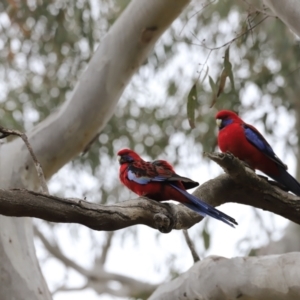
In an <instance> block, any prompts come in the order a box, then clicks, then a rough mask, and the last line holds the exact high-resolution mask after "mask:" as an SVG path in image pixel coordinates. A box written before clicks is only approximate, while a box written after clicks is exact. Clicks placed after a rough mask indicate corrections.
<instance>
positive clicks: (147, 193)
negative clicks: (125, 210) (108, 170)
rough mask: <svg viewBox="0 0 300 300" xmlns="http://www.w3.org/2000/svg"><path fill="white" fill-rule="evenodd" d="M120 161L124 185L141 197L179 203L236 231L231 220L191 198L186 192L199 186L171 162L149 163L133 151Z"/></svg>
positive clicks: (121, 155) (125, 152) (121, 153)
mask: <svg viewBox="0 0 300 300" xmlns="http://www.w3.org/2000/svg"><path fill="white" fill-rule="evenodd" d="M118 158H119V162H120V173H119V177H120V180H121V182H122V183H123V184H124V185H125V186H126V187H128V188H129V189H130V190H131V191H133V192H135V193H136V194H138V195H139V196H142V197H148V198H150V199H153V200H156V201H164V200H175V201H178V202H181V203H182V204H184V205H185V206H187V207H188V208H190V209H192V210H194V211H196V212H197V213H199V214H200V215H201V216H203V217H205V216H206V215H208V216H210V217H213V218H215V219H217V220H220V221H223V222H224V223H226V224H228V225H230V226H232V227H234V226H233V224H236V225H237V222H236V221H235V220H234V219H233V218H231V217H230V216H227V215H226V214H224V213H222V212H221V211H219V210H217V209H215V208H214V207H213V206H211V205H209V204H207V203H205V202H203V201H202V200H200V199H198V198H197V197H195V196H193V195H191V194H189V193H188V192H187V191H186V189H190V188H193V187H196V186H197V185H199V184H198V182H195V181H193V180H191V179H189V178H186V177H182V176H180V175H178V174H176V173H175V171H174V169H173V167H172V166H171V165H170V164H169V163H168V162H167V161H164V160H155V161H153V162H146V161H144V160H143V159H142V158H141V157H140V156H139V155H138V154H137V153H135V152H134V151H132V150H130V149H123V150H120V151H119V152H118Z"/></svg>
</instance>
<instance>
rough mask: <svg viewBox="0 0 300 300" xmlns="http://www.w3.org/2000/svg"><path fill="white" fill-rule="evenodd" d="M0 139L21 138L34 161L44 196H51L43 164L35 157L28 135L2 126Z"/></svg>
mask: <svg viewBox="0 0 300 300" xmlns="http://www.w3.org/2000/svg"><path fill="white" fill-rule="evenodd" d="M0 133H1V134H0V139H3V138H5V137H7V136H9V135H16V136H19V137H20V138H21V139H22V140H23V142H24V143H25V145H26V147H27V149H28V151H29V153H30V155H31V157H32V159H33V161H34V165H35V169H36V171H37V175H38V177H39V180H40V184H41V188H42V191H43V193H44V194H47V195H49V191H48V186H47V183H46V179H45V176H44V172H43V169H42V166H41V164H40V163H39V161H38V159H37V157H36V156H35V154H34V152H33V150H32V147H31V145H30V143H29V141H28V138H27V135H26V134H25V133H23V132H20V131H18V130H12V129H6V128H4V127H2V126H0Z"/></svg>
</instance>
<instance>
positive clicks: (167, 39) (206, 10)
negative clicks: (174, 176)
mask: <svg viewBox="0 0 300 300" xmlns="http://www.w3.org/2000/svg"><path fill="white" fill-rule="evenodd" d="M128 3H129V1H128V0H126V1H124V0H116V1H110V0H105V1H104V0H98V1H96V0H94V1H93V0H78V1H75V0H60V1H56V0H54V1H51V2H48V1H39V0H37V1H35V0H31V1H26V2H25V1H17V0H10V1H8V2H7V3H3V2H1V3H0V79H1V83H0V119H1V125H2V126H5V127H9V128H14V129H20V130H29V129H30V128H32V127H33V126H34V125H35V124H37V123H38V122H40V121H41V120H43V119H44V118H45V117H46V116H48V115H49V114H50V113H51V112H54V111H55V110H56V109H57V107H58V106H59V105H60V104H61V103H62V102H63V101H64V100H65V99H67V98H69V97H70V94H71V92H72V90H73V88H74V86H75V84H76V82H77V81H78V79H79V78H80V75H81V73H82V71H83V70H84V69H85V68H86V65H87V62H88V61H89V59H90V57H91V55H92V54H93V51H94V50H95V48H96V47H97V45H98V44H99V43H101V40H102V39H103V37H104V35H105V33H106V32H107V31H108V30H109V28H110V26H111V25H112V24H113V23H114V21H115V20H116V19H117V18H118V16H119V15H120V14H121V13H122V11H123V10H124V9H125V8H126V6H127V4H128ZM228 47H229V48H230V51H229V57H228V58H229V61H226V60H225V61H224V56H225V53H226V49H228ZM299 58H300V51H299V43H298V40H297V39H295V36H294V35H293V34H292V33H291V32H290V31H289V29H288V28H287V27H286V26H285V25H284V24H283V23H282V22H281V21H280V20H278V19H276V18H275V17H273V16H272V12H270V11H268V10H266V9H265V8H264V7H259V8H257V7H252V6H250V5H249V4H248V3H247V1H234V0H222V1H217V0H216V1H196V0H195V1H193V2H192V3H191V5H189V7H188V9H186V10H185V12H184V13H183V14H182V15H181V16H180V18H178V19H177V20H176V21H175V22H174V23H173V25H172V26H171V27H170V28H169V30H168V31H167V32H166V33H165V34H164V36H163V37H162V39H160V41H159V42H158V43H157V44H156V47H155V49H154V51H153V53H152V54H151V56H149V57H148V59H147V61H146V62H145V64H144V66H143V67H142V68H141V69H140V70H139V72H138V73H137V74H136V75H135V76H134V78H133V80H132V82H131V84H130V85H129V86H128V87H127V89H126V91H125V93H124V94H123V96H122V99H121V101H120V102H119V105H118V107H117V109H116V112H115V115H114V117H113V118H112V119H111V120H110V122H109V123H108V124H107V126H106V128H105V129H104V130H103V131H102V132H101V133H100V135H99V136H98V137H97V138H96V139H95V142H94V143H93V144H92V145H91V146H90V147H89V149H87V151H86V153H84V154H83V155H82V156H80V157H77V158H76V159H74V160H73V161H72V162H71V163H69V164H68V165H66V166H65V167H64V168H63V169H62V170H61V171H60V172H58V173H57V174H56V175H54V176H53V178H52V179H51V182H50V192H51V193H52V194H57V195H60V196H63V197H71V196H75V197H87V198H88V199H89V200H94V201H97V200H96V199H101V203H103V204H106V203H114V202H116V201H122V200H125V199H128V197H129V196H130V193H129V192H128V191H127V190H125V189H124V188H123V187H122V186H121V185H120V183H119V181H118V175H117V172H118V166H117V163H116V152H117V151H118V150H119V149H120V148H122V147H129V148H132V149H134V150H135V151H137V152H138V153H140V154H141V155H142V156H143V157H145V158H147V159H155V158H158V157H160V158H167V159H168V160H169V161H170V162H172V163H173V164H175V166H176V167H177V170H178V173H182V174H184V175H185V176H191V177H193V178H194V179H195V180H198V181H200V182H203V181H206V180H208V179H209V178H211V177H213V176H215V175H217V174H219V173H220V172H221V170H220V169H219V168H218V167H217V166H215V165H213V164H211V162H209V161H207V160H205V159H204V158H203V157H202V153H203V151H213V150H216V127H215V124H214V122H215V121H214V114H215V113H216V111H217V110H218V109H221V108H228V109H232V110H235V111H238V112H239V113H240V114H241V115H242V117H243V118H244V119H245V120H246V121H247V122H249V123H252V124H255V126H256V127H258V128H259V130H261V131H263V132H265V133H266V135H267V138H268V140H269V142H270V143H271V144H272V145H273V146H274V148H275V149H276V152H277V153H278V154H279V155H280V156H281V158H282V159H283V160H285V161H286V162H287V164H288V165H289V167H290V170H291V172H292V173H295V174H297V178H298V179H299V178H300V168H299V167H298V166H299V163H298V162H299V154H298V148H299V143H300V142H299V139H298V136H299V130H300V102H299V101H298V95H299V94H300V87H299V84H298V77H299V72H300V71H299V66H298V62H299ZM229 62H230V64H231V66H232V73H230V75H231V76H232V77H231V80H229V78H227V80H226V83H225V85H224V89H223V91H222V93H221V94H220V96H219V97H216V91H217V89H218V88H219V87H220V86H222V87H223V83H221V84H220V82H222V79H221V77H222V76H221V74H222V70H223V68H224V67H225V68H226V63H227V67H228V63H229ZM195 83H196V86H197V99H196V101H195V102H194V103H192V104H191V103H188V94H189V93H190V91H191V89H192V87H193V85H194V84H195ZM213 102H216V103H215V105H214V106H213V107H211V106H212V104H213ZM188 104H189V109H188V110H189V113H190V114H191V115H194V116H195V121H194V123H195V128H194V129H192V128H191V127H190V124H189V121H188V116H187V105H188ZM191 105H192V106H191ZM66 176H68V177H67V178H68V180H67V181H66V180H65V178H66ZM222 209H223V210H224V211H225V212H227V213H229V212H230V213H229V214H230V215H232V216H233V217H235V218H236V219H237V220H238V219H242V218H243V220H244V223H243V224H241V225H240V229H238V230H237V231H236V232H233V231H231V230H230V229H227V228H226V229H223V228H222V225H220V226H219V225H217V224H215V223H213V222H215V221H213V220H209V221H208V220H206V221H205V222H202V224H199V225H197V226H194V228H192V229H191V236H192V238H193V240H194V241H195V243H196V247H197V251H198V252H199V253H200V254H201V256H206V255H208V254H212V253H214V254H217V253H218V254H220V255H228V256H232V255H247V254H249V253H255V251H252V250H254V249H256V250H257V248H260V247H261V246H262V245H266V244H268V243H269V242H270V241H271V240H274V239H275V240H276V239H279V238H280V237H281V236H283V230H284V228H285V226H286V225H287V221H285V220H283V219H282V218H280V217H278V216H273V215H271V214H269V213H265V212H261V211H257V210H254V209H252V208H245V207H242V206H241V205H234V204H230V205H229V204H227V205H226V206H225V207H224V208H223V207H222ZM34 222H35V234H36V237H37V238H36V247H37V253H38V256H39V258H40V261H41V267H42V270H43V272H44V275H45V277H46V280H47V282H48V283H49V287H50V289H51V291H52V292H53V293H54V299H68V297H67V296H68V295H69V297H71V298H72V299H77V298H76V297H78V299H79V297H80V298H82V297H83V296H84V295H89V299H99V297H98V296H97V295H101V297H100V299H112V298H114V299H116V297H120V298H122V297H126V296H128V295H130V296H131V297H134V298H145V297H147V295H149V293H151V291H152V290H153V289H154V288H155V286H156V285H157V284H159V283H160V282H162V281H164V280H167V279H170V278H173V277H174V276H176V275H177V274H179V273H181V272H183V271H185V270H186V269H187V268H188V267H190V266H191V264H192V257H191V255H190V253H189V252H188V248H187V246H186V245H185V242H184V237H183V235H182V234H181V233H180V232H172V233H171V234H169V235H168V236H166V235H162V234H161V233H157V232H155V231H153V230H151V229H148V228H144V227H143V226H137V227H133V228H128V229H126V230H120V231H118V232H113V233H99V232H93V231H91V230H88V229H86V228H82V227H80V226H78V225H62V224H50V223H47V222H44V221H41V220H35V221H34ZM211 223H213V224H211ZM262 228H263V230H262ZM293 230H294V231H295V232H299V230H298V231H297V230H295V229H293ZM224 234H225V235H226V241H227V242H226V243H227V245H226V246H224V247H222V248H223V249H220V246H219V245H220V239H222V235H224ZM145 236H147V237H146V238H145ZM223 239H225V238H223ZM217 240H218V243H217V242H216V241H217ZM179 244H180V246H178V245H179ZM73 249H76V251H74V250H73ZM294 250H299V249H294ZM270 252H272V250H270ZM141 253H144V254H141ZM132 260H135V261H136V263H135V264H134V265H135V266H134V268H130V264H128V261H132ZM97 268H105V269H106V270H107V272H111V273H110V275H111V276H108V277H107V278H103V281H102V282H93V276H92V271H95V272H96V271H97ZM145 270H146V271H145ZM134 280H137V282H135V281H134ZM139 280H141V281H140V282H139ZM143 282H144V283H145V282H148V283H149V285H147V284H145V286H144V291H143V289H140V290H139V289H137V291H136V292H135V291H132V292H131V293H129V292H128V289H134V287H135V285H134V284H137V283H140V284H142V283H143ZM78 290H80V292H79V291H78ZM74 291H76V293H74Z"/></svg>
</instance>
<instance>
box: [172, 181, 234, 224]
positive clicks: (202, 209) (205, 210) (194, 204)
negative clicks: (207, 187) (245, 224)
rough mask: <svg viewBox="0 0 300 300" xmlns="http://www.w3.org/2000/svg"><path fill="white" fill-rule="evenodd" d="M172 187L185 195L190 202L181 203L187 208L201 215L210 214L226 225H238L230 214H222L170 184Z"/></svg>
mask: <svg viewBox="0 0 300 300" xmlns="http://www.w3.org/2000/svg"><path fill="white" fill-rule="evenodd" d="M171 185H172V187H174V188H175V189H176V190H177V191H179V192H180V193H181V194H183V195H184V196H185V197H187V198H188V199H189V200H190V201H191V203H182V204H184V205H185V206H187V207H188V208H190V209H192V210H193V211H195V212H197V213H199V214H200V215H201V216H203V217H205V216H210V217H213V218H215V219H217V220H220V221H222V222H224V223H226V224H227V225H229V226H231V227H233V228H235V227H234V225H233V224H235V225H238V223H237V222H236V220H235V219H233V218H231V217H230V216H228V215H226V214H224V213H223V212H221V211H219V210H217V209H216V208H214V207H213V206H211V205H209V204H208V203H205V202H204V201H202V200H200V199H198V198H197V197H195V196H193V195H191V194H189V193H188V192H186V191H185V190H182V189H181V188H179V187H177V186H175V185H173V184H171Z"/></svg>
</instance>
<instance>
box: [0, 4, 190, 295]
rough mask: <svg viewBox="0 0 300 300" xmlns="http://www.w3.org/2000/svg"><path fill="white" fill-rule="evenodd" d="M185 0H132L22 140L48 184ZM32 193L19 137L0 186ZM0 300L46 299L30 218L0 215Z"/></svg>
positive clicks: (98, 126) (106, 112) (9, 149)
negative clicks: (54, 105)
mask: <svg viewBox="0 0 300 300" xmlns="http://www.w3.org/2000/svg"><path fill="white" fill-rule="evenodd" d="M188 3H189V0H176V1H175V0H164V1H161V0H152V1H148V0H134V1H131V3H130V4H129V5H128V7H127V9H126V10H125V11H124V12H123V14H122V15H121V16H120V17H119V19H118V20H117V21H116V22H115V24H114V25H113V26H112V28H111V29H110V31H109V32H108V33H107V35H106V37H105V38H104V39H103V41H102V43H101V45H100V46H99V48H98V49H97V51H96V52H95V54H94V56H93V58H92V59H91V61H90V63H89V66H88V68H87V70H86V71H85V73H84V74H83V76H82V78H81V80H80V82H79V84H78V85H77V87H76V89H75V91H74V93H73V96H72V97H71V98H70V99H68V100H67V101H66V102H65V103H64V105H62V107H60V109H59V110H58V111H57V112H56V113H53V114H52V115H50V116H49V117H48V118H47V119H45V120H44V121H43V122H41V123H40V124H39V125H38V126H37V127H36V128H34V130H32V131H31V132H30V133H29V134H28V136H29V141H30V144H31V146H32V148H33V150H34V152H35V154H36V156H37V157H38V159H39V161H40V162H41V165H42V167H43V170H44V173H45V175H46V178H50V177H51V175H53V174H54V173H55V172H57V171H58V170H59V169H60V168H61V167H62V166H63V165H64V164H65V163H67V162H68V161H70V160H71V159H72V158H73V157H74V156H75V155H77V154H78V153H80V151H82V150H83V149H84V147H85V146H86V145H87V144H88V143H89V142H90V141H91V140H92V139H93V137H94V136H95V135H96V134H97V133H98V132H100V131H101V130H102V129H103V127H104V126H105V125H106V123H107V122H108V120H109V119H110V118H111V116H112V114H113V112H114V108H115V106H116V104H117V101H118V99H119V98H120V96H121V94H122V92H123V90H124V89H125V87H126V85H127V84H128V82H129V81H130V79H131V77H132V75H133V74H134V72H135V71H136V70H137V69H138V67H139V66H140V65H141V63H142V62H143V61H144V60H145V58H146V57H147V55H148V54H149V52H150V51H151V49H152V48H153V45H154V44H155V42H156V41H157V39H158V38H159V37H160V36H161V34H162V33H163V32H164V31H165V30H166V29H167V28H168V27H169V26H170V24H171V23H172V21H173V20H174V19H176V17H177V16H178V15H179V14H180V12H181V11H182V10H183V8H184V7H185V6H186V5H187V4H188ZM23 187H26V188H28V189H31V190H39V181H38V180H37V175H36V170H35V168H34V165H33V163H32V159H31V157H30V155H29V153H28V151H27V149H26V147H25V145H24V144H23V143H22V141H21V140H20V139H15V140H13V141H11V142H10V143H7V144H5V145H3V146H1V148H0V188H23ZM0 227H1V233H0V295H1V300H11V299H15V300H19V299H20V300H21V299H22V300H23V299H30V300H35V299H51V295H50V293H49V291H48V288H47V285H46V283H45V282H44V279H43V277H42V274H41V270H40V268H39V264H38V261H37V259H36V255H35V249H34V245H33V235H32V225H31V220H30V219H27V218H22V219H15V218H8V217H4V216H0Z"/></svg>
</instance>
